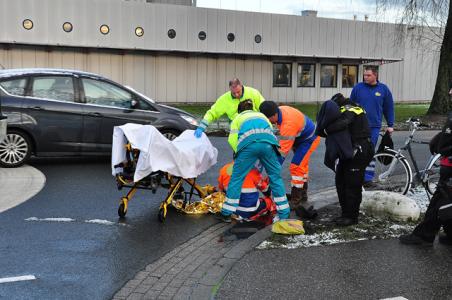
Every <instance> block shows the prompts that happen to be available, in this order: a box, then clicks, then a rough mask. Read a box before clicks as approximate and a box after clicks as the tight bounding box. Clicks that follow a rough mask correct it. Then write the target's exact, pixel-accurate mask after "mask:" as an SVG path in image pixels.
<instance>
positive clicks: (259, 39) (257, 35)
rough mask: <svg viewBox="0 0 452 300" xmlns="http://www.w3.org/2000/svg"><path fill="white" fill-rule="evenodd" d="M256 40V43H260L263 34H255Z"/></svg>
mask: <svg viewBox="0 0 452 300" xmlns="http://www.w3.org/2000/svg"><path fill="white" fill-rule="evenodd" d="M254 41H255V42H256V44H260V43H261V42H262V36H261V35H260V34H256V35H255V36H254Z"/></svg>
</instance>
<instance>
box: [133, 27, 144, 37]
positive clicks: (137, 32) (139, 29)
mask: <svg viewBox="0 0 452 300" xmlns="http://www.w3.org/2000/svg"><path fill="white" fill-rule="evenodd" d="M135 35H136V36H138V37H142V36H143V35H144V29H143V27H137V28H135Z"/></svg>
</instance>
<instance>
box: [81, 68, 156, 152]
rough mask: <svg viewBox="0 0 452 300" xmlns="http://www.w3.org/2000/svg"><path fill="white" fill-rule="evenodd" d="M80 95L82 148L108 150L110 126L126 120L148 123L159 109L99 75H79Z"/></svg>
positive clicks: (154, 117) (111, 133)
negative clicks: (82, 118)
mask: <svg viewBox="0 0 452 300" xmlns="http://www.w3.org/2000/svg"><path fill="white" fill-rule="evenodd" d="M80 90H81V95H82V97H83V102H85V104H84V106H83V111H84V120H83V127H84V128H83V138H82V139H83V142H82V151H83V152H101V153H110V152H111V143H112V139H113V138H112V137H113V127H114V126H120V125H124V124H126V123H138V124H150V123H151V122H153V121H154V120H155V119H156V116H154V115H153V114H152V113H150V112H155V113H156V114H157V113H158V112H157V111H156V110H155V109H154V108H153V107H152V105H151V104H149V103H147V102H146V101H144V100H143V99H141V98H140V97H138V96H137V95H135V94H133V93H131V92H130V91H128V90H126V89H124V88H122V87H120V86H119V85H116V84H114V83H112V82H107V81H104V80H102V79H98V78H90V77H81V78H80Z"/></svg>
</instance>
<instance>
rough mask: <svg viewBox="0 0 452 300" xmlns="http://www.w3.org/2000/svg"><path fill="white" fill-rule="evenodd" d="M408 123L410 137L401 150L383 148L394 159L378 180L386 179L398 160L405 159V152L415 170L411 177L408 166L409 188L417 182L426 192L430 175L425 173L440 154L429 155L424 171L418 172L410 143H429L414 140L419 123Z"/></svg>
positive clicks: (411, 172) (410, 170)
mask: <svg viewBox="0 0 452 300" xmlns="http://www.w3.org/2000/svg"><path fill="white" fill-rule="evenodd" d="M409 122H410V123H411V126H412V129H411V133H410V135H409V136H408V137H407V138H406V140H405V142H404V145H403V146H402V147H401V148H399V149H398V150H393V149H390V148H385V151H387V152H390V153H392V154H394V156H395V158H396V159H394V160H393V161H392V162H391V164H390V165H389V167H388V170H387V171H386V172H383V173H381V174H380V175H379V177H378V179H379V180H381V181H383V180H385V179H386V178H388V177H389V176H390V175H391V174H392V172H393V171H394V168H395V166H396V164H397V161H398V160H399V159H406V157H405V156H404V155H403V152H404V151H406V152H408V155H409V158H410V160H411V162H412V164H413V167H414V170H415V177H413V170H412V169H411V166H410V164H408V172H409V176H410V179H411V182H410V186H411V187H413V186H414V185H415V183H416V182H419V183H422V186H423V187H424V188H425V189H426V190H427V187H426V184H427V180H428V176H429V175H431V174H428V172H427V171H428V170H429V169H430V168H431V167H432V164H433V163H434V162H435V161H436V160H437V159H438V157H440V156H441V155H440V154H435V155H431V156H430V158H429V159H428V161H427V163H426V164H425V167H424V169H423V170H419V166H418V164H417V162H416V159H415V157H414V154H413V151H412V148H411V143H417V144H429V143H428V142H423V141H416V140H414V133H415V132H416V131H417V129H418V126H419V124H420V123H419V122H417V121H409ZM414 178H416V181H415V180H414ZM427 194H428V192H427Z"/></svg>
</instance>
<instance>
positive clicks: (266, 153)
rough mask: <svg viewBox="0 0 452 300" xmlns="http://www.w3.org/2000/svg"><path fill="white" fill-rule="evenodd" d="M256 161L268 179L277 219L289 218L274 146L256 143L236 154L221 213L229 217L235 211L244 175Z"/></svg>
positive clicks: (279, 166)
mask: <svg viewBox="0 0 452 300" xmlns="http://www.w3.org/2000/svg"><path fill="white" fill-rule="evenodd" d="M256 160H260V162H261V164H262V166H263V167H264V168H265V171H267V175H268V177H269V179H270V188H271V190H272V194H273V201H274V202H275V204H276V209H277V211H278V216H279V218H280V219H281V220H282V219H287V218H289V214H290V208H289V203H288V202H287V198H286V190H285V188H284V182H283V180H282V177H281V165H280V163H279V162H278V155H277V154H276V151H275V149H274V146H273V145H271V144H270V143H267V142H259V141H256V142H254V143H251V144H249V145H247V146H246V147H245V148H243V149H241V150H240V151H239V152H238V153H237V157H236V158H235V161H234V167H233V169H232V175H231V180H230V181H229V185H228V190H227V194H226V201H225V203H224V204H223V208H222V209H221V213H222V214H223V215H225V216H229V215H231V214H233V213H235V211H236V210H237V206H238V205H239V201H240V194H241V192H242V185H243V181H244V180H245V177H246V175H247V174H248V173H249V172H250V170H251V169H252V168H253V167H254V163H255V162H256Z"/></svg>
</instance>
